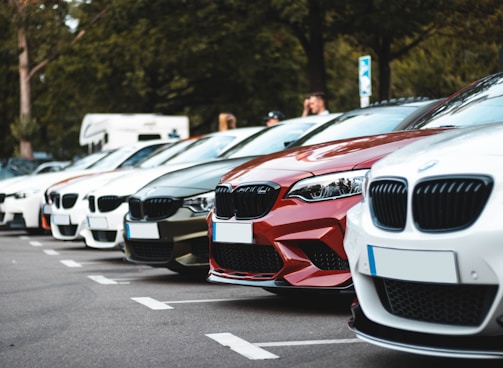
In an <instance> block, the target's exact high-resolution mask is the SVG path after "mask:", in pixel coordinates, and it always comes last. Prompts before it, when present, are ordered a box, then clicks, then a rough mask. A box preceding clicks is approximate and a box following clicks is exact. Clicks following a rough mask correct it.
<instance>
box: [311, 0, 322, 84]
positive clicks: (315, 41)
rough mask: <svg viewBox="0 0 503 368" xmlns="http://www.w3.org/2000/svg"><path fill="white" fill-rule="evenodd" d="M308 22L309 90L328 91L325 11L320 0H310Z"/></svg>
mask: <svg viewBox="0 0 503 368" xmlns="http://www.w3.org/2000/svg"><path fill="white" fill-rule="evenodd" d="M308 23H309V40H310V45H309V46H310V47H309V50H307V51H308V52H307V69H308V76H309V88H310V91H308V92H316V91H320V92H326V74H325V55H324V50H325V48H324V40H323V11H322V9H321V7H320V3H319V1H318V0H314V1H313V0H310V1H309V14H308Z"/></svg>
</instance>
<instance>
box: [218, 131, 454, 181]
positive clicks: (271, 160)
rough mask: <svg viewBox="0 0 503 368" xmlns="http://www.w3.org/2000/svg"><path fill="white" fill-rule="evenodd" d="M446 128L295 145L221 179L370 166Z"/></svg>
mask: <svg viewBox="0 0 503 368" xmlns="http://www.w3.org/2000/svg"><path fill="white" fill-rule="evenodd" d="M445 130H446V129H425V130H409V131H401V132H394V133H388V134H379V135H373V136H365V137H358V138H351V139H345V140H338V141H332V142H327V143H321V144H316V145H312V146H305V147H296V148H291V149H287V150H284V151H280V152H276V153H273V154H269V155H266V156H261V157H257V158H255V159H253V160H251V161H248V162H246V163H245V164H243V165H241V166H238V167H236V168H235V169H233V170H231V171H230V172H228V173H227V174H226V175H224V176H223V177H222V179H221V182H226V183H233V184H236V185H237V184H240V183H243V182H253V181H264V180H265V181H268V180H274V181H275V182H278V183H281V182H282V181H283V180H286V179H287V178H288V181H290V182H291V181H292V179H293V180H294V181H295V180H297V179H301V178H304V177H307V176H311V175H323V174H327V173H333V172H338V171H347V170H356V169H368V168H370V167H371V166H372V165H373V164H374V162H376V161H377V160H379V159H381V158H383V157H384V156H386V155H388V154H389V153H391V152H394V151H396V150H397V149H399V148H400V147H402V146H404V145H406V144H409V143H412V142H414V141H416V140H418V139H420V138H423V137H427V136H430V135H433V134H437V133H440V132H443V131H445ZM296 177H297V179H296ZM281 179H283V180H281Z"/></svg>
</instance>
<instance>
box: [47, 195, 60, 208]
mask: <svg viewBox="0 0 503 368" xmlns="http://www.w3.org/2000/svg"><path fill="white" fill-rule="evenodd" d="M49 198H50V199H51V203H52V204H54V205H55V206H56V208H59V207H60V206H61V204H60V203H59V200H60V198H61V196H60V195H59V193H58V192H51V193H50V194H49Z"/></svg>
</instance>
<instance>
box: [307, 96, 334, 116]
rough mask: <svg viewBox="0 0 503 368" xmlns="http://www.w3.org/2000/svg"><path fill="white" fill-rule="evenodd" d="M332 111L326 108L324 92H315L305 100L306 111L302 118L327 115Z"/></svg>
mask: <svg viewBox="0 0 503 368" xmlns="http://www.w3.org/2000/svg"><path fill="white" fill-rule="evenodd" d="M329 113H330V111H328V110H327V108H326V106H325V94H324V93H323V92H313V93H311V94H310V95H309V97H308V98H306V99H305V100H304V110H303V111H302V116H308V115H327V114H329Z"/></svg>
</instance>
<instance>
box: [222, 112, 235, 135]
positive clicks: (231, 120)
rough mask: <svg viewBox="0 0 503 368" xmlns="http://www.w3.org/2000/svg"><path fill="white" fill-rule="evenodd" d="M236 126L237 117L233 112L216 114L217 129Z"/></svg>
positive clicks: (227, 128)
mask: <svg viewBox="0 0 503 368" xmlns="http://www.w3.org/2000/svg"><path fill="white" fill-rule="evenodd" d="M236 126H237V119H236V117H235V116H234V115H233V114H231V113H227V112H225V113H221V114H220V115H219V116H218V130H220V131H222V130H229V129H235V128H236Z"/></svg>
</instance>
